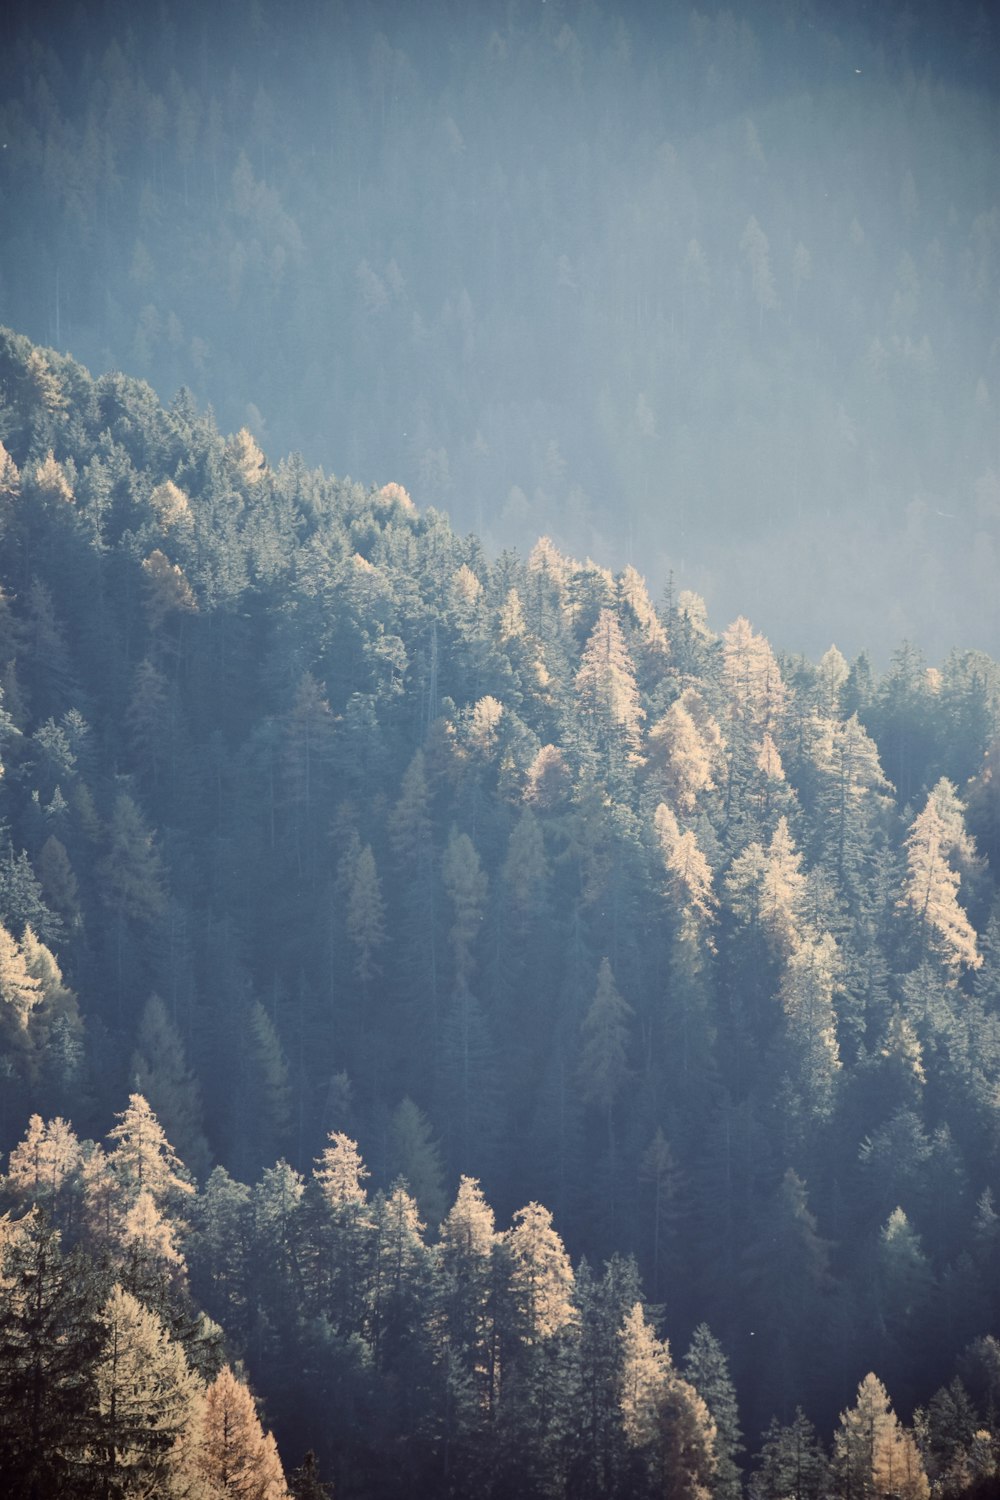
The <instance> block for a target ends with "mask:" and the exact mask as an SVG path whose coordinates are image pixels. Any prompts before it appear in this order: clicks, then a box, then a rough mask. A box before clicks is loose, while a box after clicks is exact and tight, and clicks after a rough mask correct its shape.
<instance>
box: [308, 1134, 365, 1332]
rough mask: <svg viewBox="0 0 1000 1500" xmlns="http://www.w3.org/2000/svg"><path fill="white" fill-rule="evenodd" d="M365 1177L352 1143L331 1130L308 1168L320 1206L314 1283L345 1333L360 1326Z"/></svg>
mask: <svg viewBox="0 0 1000 1500" xmlns="http://www.w3.org/2000/svg"><path fill="white" fill-rule="evenodd" d="M370 1175H371V1174H370V1173H369V1171H368V1168H367V1167H366V1166H365V1164H364V1162H363V1161H362V1159H361V1153H360V1151H359V1150H358V1146H357V1142H356V1141H352V1140H351V1138H350V1136H348V1135H345V1134H344V1132H343V1131H331V1133H330V1135H329V1136H328V1138H327V1144H326V1146H324V1148H323V1151H322V1152H321V1154H320V1156H319V1157H318V1158H317V1159H316V1163H315V1167H314V1170H313V1178H314V1181H315V1183H316V1185H317V1187H318V1188H319V1191H320V1194H321V1195H322V1200H323V1204H324V1208H325V1222H324V1223H323V1225H322V1226H321V1228H320V1230H319V1235H318V1247H317V1249H318V1260H319V1265H318V1268H317V1280H318V1289H319V1294H320V1296H321V1298H322V1300H323V1302H324V1303H325V1304H326V1306H327V1308H328V1310H329V1312H330V1314H331V1315H332V1316H333V1318H334V1319H335V1320H336V1322H337V1324H338V1325H339V1326H340V1327H341V1328H342V1329H343V1330H344V1331H345V1332H354V1331H356V1330H357V1329H358V1328H360V1326H361V1319H362V1308H363V1305H364V1299H365V1295H366V1289H367V1282H368V1274H369V1262H370V1242H371V1233H372V1220H371V1211H370V1208H369V1204H368V1192H367V1189H366V1188H365V1186H364V1184H365V1180H366V1179H367V1178H368V1177H369V1176H370Z"/></svg>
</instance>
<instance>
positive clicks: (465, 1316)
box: [439, 1176, 500, 1412]
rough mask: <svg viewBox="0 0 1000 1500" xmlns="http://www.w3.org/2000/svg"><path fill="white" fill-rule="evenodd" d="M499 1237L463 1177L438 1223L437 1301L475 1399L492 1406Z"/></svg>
mask: <svg viewBox="0 0 1000 1500" xmlns="http://www.w3.org/2000/svg"><path fill="white" fill-rule="evenodd" d="M498 1239H499V1236H498V1235H497V1230H496V1221H495V1219H494V1215H493V1210H492V1208H490V1206H489V1204H488V1203H487V1202H486V1199H485V1198H484V1196H483V1191H482V1188H481V1187H480V1186H479V1183H478V1181H477V1180H476V1179H475V1178H474V1177H465V1176H463V1177H462V1178H461V1179H460V1181H459V1185H458V1193H457V1196H456V1198H455V1202H454V1203H453V1204H452V1206H451V1208H450V1209H449V1210H448V1213H447V1215H446V1217H445V1219H444V1222H443V1223H442V1225H441V1238H440V1250H439V1257H440V1265H441V1290H440V1295H441V1302H442V1310H443V1314H444V1328H445V1337H446V1338H447V1341H448V1347H449V1349H450V1350H451V1352H452V1355H453V1357H454V1358H455V1359H456V1360H457V1361H458V1363H459V1365H460V1367H461V1368H462V1370H463V1371H464V1372H465V1374H466V1375H467V1376H468V1377H469V1378H470V1379H471V1380H472V1381H473V1387H474V1390H475V1393H476V1397H477V1400H478V1404H479V1407H480V1409H481V1410H483V1411H485V1412H490V1411H492V1409H493V1407H494V1404H495V1400H496V1395H497V1390H498V1385H499V1377H500V1370H499V1367H498V1360H497V1341H496V1333H497V1329H496V1320H495V1316H494V1314H495V1299H494V1289H495V1288H494V1264H493V1262H494V1256H493V1252H494V1249H495V1247H496V1245H497V1243H498Z"/></svg>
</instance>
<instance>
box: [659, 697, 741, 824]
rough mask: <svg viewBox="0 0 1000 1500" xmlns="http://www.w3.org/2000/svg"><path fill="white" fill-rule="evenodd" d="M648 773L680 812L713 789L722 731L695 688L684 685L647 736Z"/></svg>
mask: <svg viewBox="0 0 1000 1500" xmlns="http://www.w3.org/2000/svg"><path fill="white" fill-rule="evenodd" d="M647 749H648V767H649V769H648V777H649V780H650V782H651V783H652V784H653V785H654V786H655V788H656V789H657V790H660V789H662V791H663V794H664V796H665V798H666V800H667V801H668V802H669V803H670V805H671V806H672V807H674V808H676V809H677V811H678V812H680V813H691V812H693V811H694V809H695V806H696V804H697V801H698V798H699V797H700V796H702V795H703V794H704V793H705V792H710V791H713V790H714V788H715V786H716V776H717V774H718V772H719V770H720V768H721V766H722V764H723V758H722V757H723V746H722V731H721V730H720V729H719V726H718V724H717V723H716V721H715V719H714V718H712V716H711V715H710V714H709V712H708V710H707V708H706V707H705V705H704V702H703V700H702V699H701V697H700V695H699V694H698V693H697V692H696V691H695V689H694V688H691V687H688V688H685V690H684V692H683V693H682V694H681V695H680V697H679V698H675V699H674V701H673V703H671V705H670V707H669V708H668V709H667V711H666V713H665V714H664V715H663V717H662V718H660V719H658V720H657V721H656V723H655V724H653V725H652V727H651V728H650V731H649V735H648V737H647Z"/></svg>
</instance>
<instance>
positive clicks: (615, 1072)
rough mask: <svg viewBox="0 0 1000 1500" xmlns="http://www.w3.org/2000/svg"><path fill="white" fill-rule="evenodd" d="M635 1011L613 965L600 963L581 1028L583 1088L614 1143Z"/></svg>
mask: <svg viewBox="0 0 1000 1500" xmlns="http://www.w3.org/2000/svg"><path fill="white" fill-rule="evenodd" d="M631 1015H632V1007H631V1006H630V1005H628V1004H627V1002H626V1001H624V1000H623V999H622V997H621V995H620V994H619V993H618V987H617V985H616V984H615V980H614V975H613V974H612V972H611V965H610V964H609V963H608V960H607V959H606V958H602V959H601V965H600V968H599V969H598V971H597V990H596V992H595V994H594V998H593V1000H592V1001H591V1005H590V1009H589V1010H588V1011H587V1014H586V1015H585V1016H584V1018H583V1022H582V1024H581V1027H580V1033H581V1039H582V1047H581V1051H580V1088H581V1092H582V1094H583V1097H584V1099H585V1100H587V1102H588V1103H591V1104H595V1105H596V1106H597V1107H598V1109H600V1110H601V1111H602V1113H603V1114H604V1115H605V1117H606V1118H607V1122H608V1135H609V1140H613V1128H612V1108H613V1106H614V1102H615V1099H616V1098H617V1096H618V1094H619V1093H620V1092H621V1089H622V1088H623V1086H624V1084H625V1080H626V1078H627V1076H628V1031H629V1028H628V1021H629V1017H630V1016H631Z"/></svg>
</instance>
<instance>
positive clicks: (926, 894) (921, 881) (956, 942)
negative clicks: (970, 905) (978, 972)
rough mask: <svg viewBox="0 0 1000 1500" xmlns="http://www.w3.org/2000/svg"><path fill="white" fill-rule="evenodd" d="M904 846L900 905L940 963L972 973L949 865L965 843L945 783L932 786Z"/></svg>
mask: <svg viewBox="0 0 1000 1500" xmlns="http://www.w3.org/2000/svg"><path fill="white" fill-rule="evenodd" d="M906 845H907V863H908V866H909V872H908V876H907V881H906V886H905V889H904V893H903V897H902V900H901V902H900V905H901V906H906V907H908V908H909V909H910V910H911V911H913V913H914V914H915V915H916V917H917V920H918V921H919V922H920V924H921V926H922V929H923V931H924V932H925V933H926V934H927V940H928V942H929V943H930V946H931V947H932V948H933V950H934V951H935V952H937V953H938V955H939V956H940V958H941V959H942V961H943V962H944V963H945V964H946V965H948V966H949V967H950V968H953V969H959V968H969V969H978V968H979V966H980V964H981V963H982V956H981V954H980V953H979V951H978V948H977V946H976V934H975V931H974V929H973V927H972V924H971V922H970V921H969V918H968V916H967V915H966V913H965V911H964V910H963V909H962V907H961V906H960V905H959V901H958V888H959V885H960V884H961V876H960V875H959V873H958V871H957V870H956V869H954V868H953V865H952V863H951V860H952V859H953V858H956V857H959V858H960V857H963V856H965V857H967V851H968V849H969V845H968V843H967V835H966V834H965V833H964V825H963V823H962V817H961V812H960V810H959V808H958V806H957V803H956V798H955V789H954V787H953V786H952V785H951V783H950V782H948V781H944V780H942V781H939V782H938V783H937V786H936V787H935V788H934V790H933V791H932V792H931V794H930V795H929V796H928V798H927V803H926V805H925V807H924V810H923V812H922V813H919V814H918V815H917V817H916V818H915V819H914V821H913V824H912V826H911V828H910V832H909V834H908V836H907V839H906Z"/></svg>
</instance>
